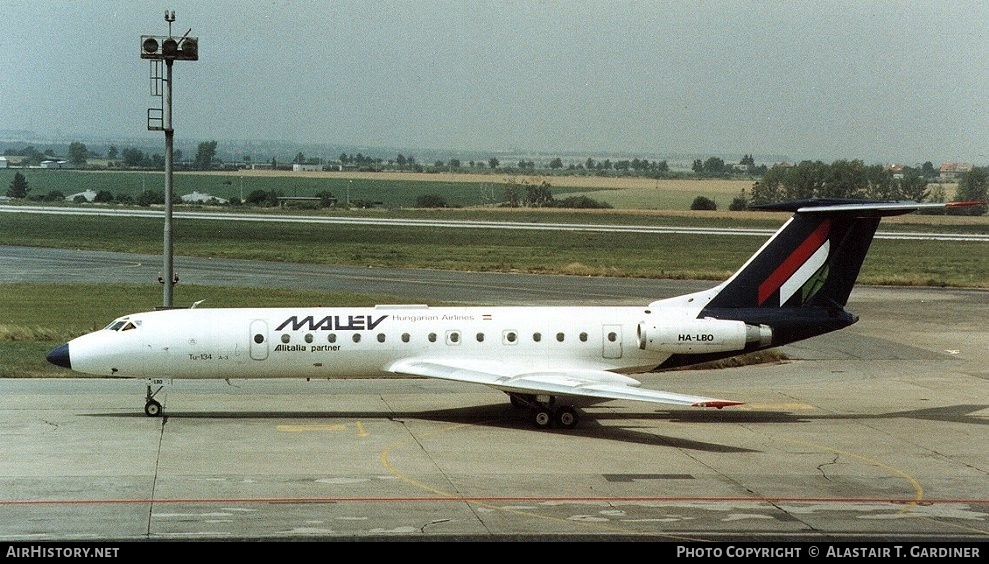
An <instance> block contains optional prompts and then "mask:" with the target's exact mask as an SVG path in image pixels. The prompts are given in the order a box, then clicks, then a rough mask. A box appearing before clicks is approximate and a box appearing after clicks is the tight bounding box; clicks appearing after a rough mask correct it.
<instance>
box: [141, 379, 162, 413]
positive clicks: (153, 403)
mask: <svg viewBox="0 0 989 564" xmlns="http://www.w3.org/2000/svg"><path fill="white" fill-rule="evenodd" d="M155 383H156V384H161V385H159V386H158V389H157V390H153V391H152V389H151V382H150V381H149V383H148V395H147V396H146V397H145V403H144V414H145V415H147V416H148V417H161V404H160V403H158V401H157V400H155V395H157V394H158V392H160V391H161V390H162V389H163V388H164V387H165V386H164V384H162V383H161V381H160V380H159V381H156V382H155Z"/></svg>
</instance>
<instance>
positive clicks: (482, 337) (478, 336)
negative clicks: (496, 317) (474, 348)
mask: <svg viewBox="0 0 989 564" xmlns="http://www.w3.org/2000/svg"><path fill="white" fill-rule="evenodd" d="M477 342H478V343H483V342H484V333H478V334H477Z"/></svg>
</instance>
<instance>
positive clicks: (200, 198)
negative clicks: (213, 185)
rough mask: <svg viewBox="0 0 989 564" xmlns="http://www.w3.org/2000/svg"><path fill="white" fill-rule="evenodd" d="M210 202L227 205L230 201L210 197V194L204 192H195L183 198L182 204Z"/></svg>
mask: <svg viewBox="0 0 989 564" xmlns="http://www.w3.org/2000/svg"><path fill="white" fill-rule="evenodd" d="M210 201H214V202H216V203H218V204H226V203H228V202H229V201H230V200H228V199H226V198H217V197H216V196H210V195H209V194H204V193H202V192H193V193H191V194H186V195H185V196H182V202H183V203H185V204H205V203H207V202H210Z"/></svg>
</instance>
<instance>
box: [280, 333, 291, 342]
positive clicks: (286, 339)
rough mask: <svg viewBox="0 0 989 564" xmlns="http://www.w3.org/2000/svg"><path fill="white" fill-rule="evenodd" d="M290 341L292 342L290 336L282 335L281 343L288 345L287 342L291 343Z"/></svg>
mask: <svg viewBox="0 0 989 564" xmlns="http://www.w3.org/2000/svg"><path fill="white" fill-rule="evenodd" d="M291 340H292V337H291V336H289V334H288V333H285V334H284V335H282V342H283V343H288V342H289V341H291Z"/></svg>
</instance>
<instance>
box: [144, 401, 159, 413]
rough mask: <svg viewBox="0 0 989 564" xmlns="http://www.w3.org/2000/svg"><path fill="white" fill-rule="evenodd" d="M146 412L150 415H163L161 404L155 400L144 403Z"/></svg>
mask: <svg viewBox="0 0 989 564" xmlns="http://www.w3.org/2000/svg"><path fill="white" fill-rule="evenodd" d="M144 414H145V415H147V416H148V417H161V404H160V403H158V402H156V401H155V400H150V401H148V403H146V404H144Z"/></svg>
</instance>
